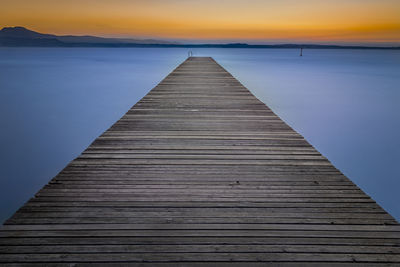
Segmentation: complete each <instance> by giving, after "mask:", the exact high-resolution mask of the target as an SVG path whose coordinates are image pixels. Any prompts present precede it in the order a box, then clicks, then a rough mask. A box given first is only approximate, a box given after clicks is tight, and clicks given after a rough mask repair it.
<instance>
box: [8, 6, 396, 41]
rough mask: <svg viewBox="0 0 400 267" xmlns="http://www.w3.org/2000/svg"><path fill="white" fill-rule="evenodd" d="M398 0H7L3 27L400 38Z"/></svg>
mask: <svg viewBox="0 0 400 267" xmlns="http://www.w3.org/2000/svg"><path fill="white" fill-rule="evenodd" d="M399 14H400V1H397V0H335V1H333V0H321V1H319V0H264V1H262V0H247V1H245V0H219V1H211V0H197V1H195V0H186V1H185V0H146V1H139V0H113V1H108V0H87V1H78V0H69V1H63V0H61V1H53V0H36V1H30V0H6V3H2V8H1V10H0V26H2V27H4V26H25V27H27V28H30V29H32V30H35V31H39V32H43V33H54V34H60V35H62V34H74V35H82V34H87V35H97V36H110V37H134V38H138V37H139V38H167V39H186V40H195V41H201V40H208V41H209V40H215V41H223V40H230V41H248V42H294V41H301V42H307V41H310V42H335V43H341V42H354V43H357V42H359V43H391V44H399V43H400V15H399Z"/></svg>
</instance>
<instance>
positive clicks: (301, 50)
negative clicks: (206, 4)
mask: <svg viewBox="0 0 400 267" xmlns="http://www.w3.org/2000/svg"><path fill="white" fill-rule="evenodd" d="M300 56H301V57H302V56H303V47H302V48H300Z"/></svg>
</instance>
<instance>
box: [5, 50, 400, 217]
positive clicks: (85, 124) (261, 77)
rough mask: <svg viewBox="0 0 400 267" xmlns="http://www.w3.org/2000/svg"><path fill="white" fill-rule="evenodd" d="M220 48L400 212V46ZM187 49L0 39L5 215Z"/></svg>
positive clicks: (253, 84)
mask: <svg viewBox="0 0 400 267" xmlns="http://www.w3.org/2000/svg"><path fill="white" fill-rule="evenodd" d="M193 52H194V53H195V55H197V56H212V57H214V58H215V59H216V60H217V61H218V62H219V63H220V64H222V65H223V66H224V67H225V68H226V69H227V70H228V71H230V72H231V73H232V74H233V75H234V76H235V77H237V78H238V79H239V80H240V81H241V82H242V83H243V84H244V85H245V86H247V87H248V88H249V89H250V90H251V91H252V92H253V93H254V94H255V95H256V96H257V97H258V98H259V99H261V100H262V101H263V102H265V103H266V104H267V105H268V106H270V107H271V108H272V109H273V110H274V111H275V112H276V113H277V114H278V115H279V116H280V117H281V118H282V119H284V120H285V121H286V122H287V123H288V124H289V125H291V126H292V127H293V128H294V129H295V130H297V131H298V132H299V133H300V134H302V135H303V136H304V137H305V138H306V139H307V140H308V141H309V142H310V143H311V144H313V145H314V146H315V147H316V148H317V149H318V150H319V151H320V152H321V153H322V154H323V155H325V156H326V157H327V158H328V159H329V160H330V161H331V162H332V163H333V164H334V165H335V166H336V167H337V168H338V169H340V170H341V171H342V172H343V173H344V174H345V175H347V176H348V177H349V178H350V179H351V180H352V181H354V182H355V183H356V184H357V185H358V186H359V187H361V188H362V189H363V190H364V191H365V192H366V193H367V194H369V195H370V196H371V197H372V198H373V199H375V200H376V201H377V202H378V203H379V204H380V205H382V206H383V208H385V209H386V210H387V211H389V212H390V213H391V214H392V215H393V216H394V217H396V218H397V219H398V220H399V219H400V205H398V203H400V194H398V192H399V189H400V171H399V167H400V142H399V138H398V137H399V136H400V105H399V103H400V88H399V85H400V51H383V50H304V56H303V57H299V51H298V50H292V49H195V50H193ZM186 56H187V49H184V48H0V125H1V130H0V222H2V221H4V220H5V219H7V218H8V217H10V216H11V215H12V214H13V213H14V212H15V211H16V210H17V209H18V208H19V207H20V206H21V205H23V204H24V202H26V201H27V200H29V198H30V197H32V196H33V195H34V194H35V193H36V192H37V191H38V190H39V189H40V188H41V187H42V186H43V185H45V184H46V183H47V182H48V181H49V180H50V179H51V178H52V177H53V176H55V175H56V174H57V173H58V172H59V171H61V170H62V169H63V167H65V166H66V164H67V163H68V162H69V161H71V160H72V159H74V158H75V157H76V156H78V155H79V154H80V153H81V152H82V151H83V150H84V149H85V148H86V147H87V146H88V145H89V144H90V143H91V142H92V141H93V140H94V139H95V138H96V137H97V136H98V135H100V134H101V133H102V132H103V131H105V130H106V129H107V128H108V127H109V126H111V125H112V124H113V123H114V122H115V121H116V120H117V119H118V118H120V117H121V116H122V115H123V114H124V113H125V112H126V111H127V110H128V109H129V108H130V107H131V106H132V105H133V104H135V103H136V102H137V101H138V100H139V99H140V98H142V97H143V96H144V95H145V94H146V93H147V92H148V91H149V90H150V89H151V88H153V87H154V86H155V85H156V84H157V83H158V82H160V81H161V79H163V78H164V77H165V76H166V75H167V74H168V73H169V72H170V71H172V69H173V68H175V67H176V66H177V65H178V64H179V63H180V62H182V61H183V60H184V59H185V58H186Z"/></svg>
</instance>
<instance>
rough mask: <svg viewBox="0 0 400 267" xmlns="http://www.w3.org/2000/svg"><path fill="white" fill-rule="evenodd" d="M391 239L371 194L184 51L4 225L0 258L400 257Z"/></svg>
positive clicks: (277, 261) (44, 262) (287, 260)
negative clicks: (180, 58)
mask: <svg viewBox="0 0 400 267" xmlns="http://www.w3.org/2000/svg"><path fill="white" fill-rule="evenodd" d="M88 108H90V107H88ZM21 167H23V166H21ZM399 245H400V227H399V224H398V223H397V222H396V221H395V220H394V219H393V218H392V217H391V216H390V215H389V214H388V213H387V212H386V211H384V210H383V209H382V208H381V207H380V206H379V205H378V204H376V203H375V201H373V200H372V199H371V198H370V197H369V196H367V195H366V194H365V193H364V192H363V191H361V190H360V189H359V188H358V187H357V186H356V185H355V184H353V183H352V182H351V181H350V180H349V179H348V178H347V177H345V176H344V175H343V174H342V173H341V172H340V171H339V170H337V169H336V168H335V167H334V166H333V165H332V164H331V163H330V162H329V161H328V160H327V159H326V158H325V157H323V156H322V155H321V154H320V153H319V152H318V151H317V150H315V148H314V147H312V146H311V145H310V144H309V143H308V142H307V141H306V140H304V138H303V137H302V136H301V135H300V134H298V133H297V132H295V131H294V130H293V129H292V128H290V127H289V126H288V125H287V124H286V123H285V122H284V121H282V120H281V119H280V118H279V117H278V116H277V115H275V114H274V112H272V110H271V109H269V108H268V107H267V106H266V105H265V104H264V103H262V102H261V101H260V100H258V99H257V98H256V97H254V95H253V94H252V93H251V92H250V91H249V90H247V89H246V88H245V87H244V86H243V85H242V84H241V83H240V82H239V81H238V80H236V79H235V78H234V77H233V76H232V75H231V74H230V73H228V72H227V71H226V70H225V69H224V68H223V67H221V66H220V65H219V64H218V63H217V62H215V61H214V60H213V59H212V58H209V57H189V58H188V59H187V60H186V61H185V62H183V63H182V64H181V65H180V66H179V67H178V68H176V69H175V70H174V71H173V72H172V73H170V74H169V75H168V76H167V77H166V78H165V79H164V80H163V81H162V82H161V83H160V84H158V85H157V86H156V87H155V88H154V89H153V90H151V91H150V92H149V93H148V94H147V95H146V96H145V97H144V98H142V99H141V100H140V101H139V102H138V103H137V104H135V105H134V106H133V107H132V108H131V109H130V110H129V111H128V112H127V113H126V114H125V115H124V116H123V117H122V118H121V119H120V120H119V121H117V122H116V123H115V124H114V125H113V126H112V127H110V128H109V129H108V130H107V131H105V132H104V133H103V134H102V135H101V136H99V137H98V138H97V139H96V140H94V142H93V143H92V144H90V146H89V147H88V148H87V149H86V150H85V151H84V152H83V153H82V154H81V155H80V156H79V157H77V158H76V159H75V160H73V161H72V162H70V163H69V164H68V165H67V166H66V167H65V168H64V169H63V170H62V171H61V172H60V173H59V174H58V175H57V176H56V177H54V178H53V179H52V180H51V181H50V182H49V184H47V185H46V186H44V187H43V188H42V189H41V190H40V191H39V192H38V193H37V194H36V195H35V196H34V197H33V198H32V199H30V200H29V201H28V202H27V203H26V204H25V205H24V206H23V207H22V208H21V209H19V210H18V211H17V212H16V213H15V214H14V215H13V216H12V217H11V218H10V219H9V220H8V221H7V222H6V223H5V225H4V226H3V227H2V228H1V230H0V251H1V253H0V264H1V265H2V266H32V265H33V266H72V265H77V266H79V265H85V266H86V264H90V263H91V264H93V266H110V265H112V266H120V265H128V264H129V265H130V266H131V265H134V266H138V265H140V266H144V265H145V266H161V265H162V266H186V265H189V266H191V265H194V266H199V265H200V264H203V265H204V266H208V265H213V266H265V265H267V264H271V263H273V265H279V266H338V265H342V264H343V265H345V266H349V265H350V264H352V265H353V264H355V263H358V265H357V266H377V265H379V266H380V265H381V264H382V265H384V266H395V265H396V266H399V264H400V247H399Z"/></svg>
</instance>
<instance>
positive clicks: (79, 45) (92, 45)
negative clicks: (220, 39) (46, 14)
mask: <svg viewBox="0 0 400 267" xmlns="http://www.w3.org/2000/svg"><path fill="white" fill-rule="evenodd" d="M0 47H14V48H18V47H21V48H22V47H53V48H57V47H59V48H85V47H87V48H96V47H97V48H135V47H136V48H249V49H300V48H303V49H357V50H400V47H398V46H394V47H380V46H342V45H310V44H308V45H300V44H287V45H249V44H176V45H175V44H109V43H107V44H103V43H65V44H53V45H52V44H10V45H5V44H0Z"/></svg>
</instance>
